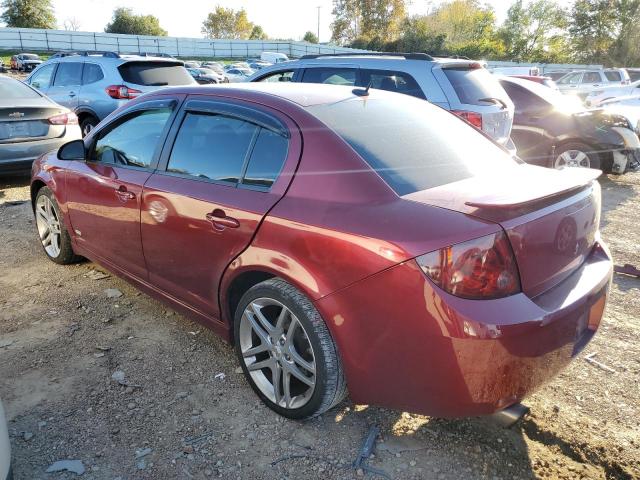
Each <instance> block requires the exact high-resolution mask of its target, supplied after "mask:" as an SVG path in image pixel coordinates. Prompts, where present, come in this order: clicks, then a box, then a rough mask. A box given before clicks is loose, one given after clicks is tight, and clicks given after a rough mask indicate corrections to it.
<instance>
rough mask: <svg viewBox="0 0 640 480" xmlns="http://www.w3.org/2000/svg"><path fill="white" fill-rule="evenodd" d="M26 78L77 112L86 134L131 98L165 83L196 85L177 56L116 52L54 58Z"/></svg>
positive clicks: (164, 85) (57, 101)
mask: <svg viewBox="0 0 640 480" xmlns="http://www.w3.org/2000/svg"><path fill="white" fill-rule="evenodd" d="M26 82H27V83H28V84H29V85H31V86H32V87H34V88H36V89H38V90H40V91H41V92H42V93H44V94H45V95H47V96H48V97H49V98H51V99H52V100H53V101H55V102H56V103H58V104H60V105H64V106H65V107H67V108H69V109H71V110H73V111H74V112H75V113H76V115H77V116H78V120H79V122H80V128H81V129H82V134H83V136H84V135H86V134H87V133H89V132H90V131H91V130H92V129H93V128H94V127H95V126H96V125H97V124H98V123H99V122H100V121H101V120H102V119H103V118H105V117H106V116H107V115H109V114H110V113H111V112H113V111H114V110H116V109H117V108H118V107H120V106H121V105H123V104H125V103H126V102H127V101H129V100H130V99H132V98H135V97H137V96H139V95H142V94H143V93H147V92H150V91H153V90H157V89H159V88H163V87H169V86H177V85H193V84H196V81H195V80H194V79H193V78H192V77H191V75H190V74H189V72H187V70H186V69H185V68H184V64H183V62H181V61H179V60H175V59H167V58H161V57H148V56H140V55H119V54H117V53H114V52H97V53H90V52H84V53H79V54H78V53H76V54H68V55H66V56H58V57H56V58H52V59H50V60H49V61H47V62H45V63H43V64H42V65H40V66H39V67H38V68H37V69H36V70H34V71H33V73H32V74H31V75H29V77H28V78H27V80H26Z"/></svg>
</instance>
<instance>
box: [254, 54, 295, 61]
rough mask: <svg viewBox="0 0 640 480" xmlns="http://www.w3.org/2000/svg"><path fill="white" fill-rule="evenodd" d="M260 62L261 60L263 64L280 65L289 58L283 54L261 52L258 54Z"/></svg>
mask: <svg viewBox="0 0 640 480" xmlns="http://www.w3.org/2000/svg"><path fill="white" fill-rule="evenodd" d="M260 60H262V61H263V62H269V63H282V62H288V61H289V57H287V56H286V55H285V54H284V53H276V52H262V53H261V54H260Z"/></svg>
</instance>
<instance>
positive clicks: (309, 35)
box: [302, 31, 318, 43]
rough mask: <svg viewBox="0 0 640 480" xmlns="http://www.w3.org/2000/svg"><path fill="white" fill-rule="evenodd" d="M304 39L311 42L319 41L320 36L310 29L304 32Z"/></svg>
mask: <svg viewBox="0 0 640 480" xmlns="http://www.w3.org/2000/svg"><path fill="white" fill-rule="evenodd" d="M302 41H303V42H309V43H318V36H317V35H316V34H315V33H313V32H312V31H308V32H307V33H305V34H304V37H302Z"/></svg>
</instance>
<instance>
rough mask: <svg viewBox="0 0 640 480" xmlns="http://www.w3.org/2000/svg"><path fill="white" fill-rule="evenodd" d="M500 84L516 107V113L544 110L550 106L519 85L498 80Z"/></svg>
mask: <svg viewBox="0 0 640 480" xmlns="http://www.w3.org/2000/svg"><path fill="white" fill-rule="evenodd" d="M500 84H501V85H502V88H504V90H505V92H507V94H508V95H509V98H511V101H512V102H513V105H514V106H515V108H516V112H518V113H522V112H527V111H533V110H546V109H548V108H549V107H550V106H551V105H549V104H548V103H547V102H545V101H544V100H543V99H541V98H540V97H538V96H537V95H535V94H534V93H531V92H530V91H528V90H526V89H524V88H522V87H521V86H520V85H514V84H513V83H509V82H506V81H505V82H500Z"/></svg>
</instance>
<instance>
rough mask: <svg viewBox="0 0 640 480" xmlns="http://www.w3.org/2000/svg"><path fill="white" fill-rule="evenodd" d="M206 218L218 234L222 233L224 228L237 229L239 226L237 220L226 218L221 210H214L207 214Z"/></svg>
mask: <svg viewBox="0 0 640 480" xmlns="http://www.w3.org/2000/svg"><path fill="white" fill-rule="evenodd" d="M206 217H207V220H208V221H210V222H211V225H213V228H214V229H215V230H217V231H218V232H222V231H223V230H224V229H225V228H238V227H239V226H240V222H239V221H238V220H236V219H235V218H232V217H227V214H226V213H225V211H224V210H222V209H221V208H216V209H215V210H214V211H213V212H211V213H207V215H206Z"/></svg>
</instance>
